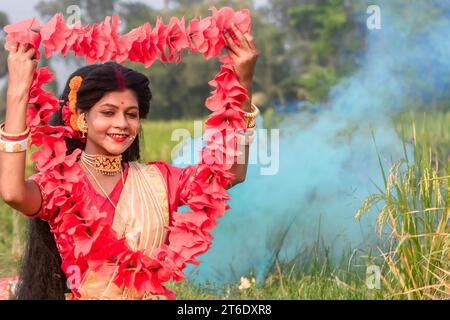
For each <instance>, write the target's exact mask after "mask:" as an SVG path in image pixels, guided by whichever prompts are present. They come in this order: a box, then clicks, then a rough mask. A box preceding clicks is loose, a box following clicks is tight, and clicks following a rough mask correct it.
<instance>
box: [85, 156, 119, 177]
mask: <svg viewBox="0 0 450 320" xmlns="http://www.w3.org/2000/svg"><path fill="white" fill-rule="evenodd" d="M81 161H82V162H83V164H85V165H88V166H90V167H91V168H93V169H94V170H95V171H97V172H98V173H101V174H104V175H107V176H114V175H116V174H118V173H120V172H122V155H119V156H105V155H102V154H96V155H93V154H87V153H86V152H84V151H83V152H82V153H81Z"/></svg>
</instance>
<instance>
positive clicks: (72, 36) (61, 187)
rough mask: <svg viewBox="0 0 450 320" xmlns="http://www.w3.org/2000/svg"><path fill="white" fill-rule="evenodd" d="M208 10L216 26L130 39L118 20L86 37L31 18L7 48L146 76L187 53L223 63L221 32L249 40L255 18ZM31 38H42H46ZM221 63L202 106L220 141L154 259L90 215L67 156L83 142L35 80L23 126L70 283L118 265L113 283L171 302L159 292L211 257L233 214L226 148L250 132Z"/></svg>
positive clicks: (202, 24) (42, 80)
mask: <svg viewBox="0 0 450 320" xmlns="http://www.w3.org/2000/svg"><path fill="white" fill-rule="evenodd" d="M211 10H212V16H211V17H207V18H204V19H201V20H198V19H194V20H191V21H190V22H189V24H188V27H187V28H186V26H185V22H184V18H183V19H181V20H179V19H177V18H174V17H172V18H171V19H170V21H169V24H168V25H165V24H164V23H163V21H162V19H161V18H158V19H157V21H156V24H155V27H153V29H152V27H151V25H150V24H149V23H145V24H144V25H142V26H140V27H138V28H135V29H133V30H131V31H130V32H128V33H127V34H125V35H119V34H118V33H117V29H118V25H119V23H120V22H119V19H118V17H116V16H113V17H112V18H111V17H106V19H105V21H103V22H101V23H100V24H98V25H97V24H94V25H93V26H92V27H90V26H89V25H87V26H85V27H82V26H81V24H80V23H77V24H75V25H74V26H67V25H66V24H65V23H64V22H63V15H62V14H57V15H55V16H54V17H53V18H52V19H51V20H50V21H49V22H48V23H47V24H46V25H43V26H41V25H40V24H39V23H38V22H37V21H36V20H35V19H34V18H33V19H29V20H25V21H23V22H20V23H16V24H13V25H9V26H6V27H5V28H4V30H5V31H6V32H7V33H8V35H7V38H6V45H7V46H8V45H10V44H11V43H12V42H19V43H21V44H25V43H29V44H30V45H31V46H33V47H35V48H39V46H40V44H41V43H42V45H43V47H44V50H45V55H46V57H47V58H48V57H50V56H51V55H52V54H54V53H61V54H62V55H63V56H64V55H66V54H67V52H68V51H69V50H70V51H72V52H74V54H75V55H76V56H85V57H86V62H87V63H94V62H96V61H97V60H99V61H100V62H102V63H103V62H106V61H108V60H116V61H117V62H118V63H123V62H125V61H126V60H130V61H136V62H140V63H142V64H144V65H145V66H146V67H150V66H151V65H152V64H153V62H154V61H155V60H156V59H159V60H160V61H162V62H173V59H174V58H175V56H176V61H175V62H176V63H178V62H179V61H180V59H181V53H182V51H183V50H188V51H190V52H191V53H196V52H199V53H201V54H203V56H204V57H205V58H211V57H218V56H219V54H220V51H221V49H222V48H223V46H224V44H225V40H224V37H223V35H222V34H223V32H222V31H223V30H224V29H225V28H229V27H230V24H231V23H234V24H235V25H236V26H237V28H239V29H240V30H241V31H242V32H243V33H245V32H250V16H249V11H248V10H241V11H239V12H235V11H233V10H232V9H231V8H228V7H225V8H222V9H220V10H217V9H216V8H214V7H213V8H212V9H211ZM31 29H40V33H37V32H34V31H33V30H31ZM166 50H167V51H166ZM166 52H167V53H168V56H167V55H166ZM221 61H222V62H223V65H222V67H221V70H220V72H219V73H218V75H217V76H216V77H215V79H214V80H213V81H211V82H209V84H210V85H211V86H213V87H215V88H216V89H215V90H214V91H213V92H212V96H211V97H210V98H208V99H207V101H206V107H207V108H208V109H210V110H211V111H213V113H212V114H211V115H210V116H209V118H208V120H207V122H206V129H216V130H219V132H220V139H217V135H216V137H215V138H214V139H207V141H208V143H207V146H206V147H204V148H203V149H202V151H201V161H200V163H199V165H198V172H197V174H196V175H195V179H194V180H193V181H192V184H191V188H190V195H189V197H188V198H187V199H188V200H187V202H186V205H187V206H188V207H189V208H190V209H191V210H192V211H193V212H183V214H179V213H177V212H174V213H172V214H173V218H172V224H171V225H170V226H169V227H168V231H169V234H168V244H164V245H162V246H161V247H160V248H158V249H157V251H156V252H155V254H154V256H153V257H148V256H146V255H145V254H144V253H143V252H142V251H137V252H135V251H133V250H130V249H129V248H128V247H127V245H126V242H125V239H124V238H122V239H118V238H117V234H116V233H115V231H114V230H113V229H112V227H111V225H108V224H107V223H106V222H105V219H104V217H105V216H106V214H105V213H104V212H98V211H97V210H95V209H93V208H91V205H90V200H89V198H88V197H87V196H86V195H87V194H88V193H87V192H86V187H87V186H86V185H85V184H83V183H82V182H81V177H82V175H83V173H82V172H81V170H80V169H79V168H78V167H77V166H76V165H75V162H76V159H77V156H78V155H79V153H80V150H76V151H74V152H73V153H72V154H71V155H69V156H66V151H67V146H66V144H65V141H64V139H63V137H68V138H79V134H78V132H74V130H72V129H71V127H70V126H69V125H66V126H60V127H53V126H49V125H48V120H49V118H50V116H51V114H52V113H53V112H55V111H56V110H58V109H59V104H58V100H57V99H56V98H55V97H54V96H53V95H52V94H51V93H49V92H46V91H45V90H43V89H42V86H43V85H44V84H46V83H49V82H50V81H52V80H53V74H51V73H50V72H49V70H48V68H47V67H44V68H38V69H37V70H36V72H35V75H34V81H33V83H32V86H31V89H30V98H29V104H30V105H33V106H32V107H29V108H28V113H27V124H28V125H29V126H30V128H31V132H32V144H33V145H35V146H37V147H42V148H41V149H40V150H39V151H37V152H35V153H34V154H33V155H32V160H34V161H36V162H37V164H36V168H37V169H38V170H39V171H41V172H42V173H44V174H45V182H44V185H43V188H44V191H45V192H46V194H47V197H48V202H47V209H46V210H48V212H49V221H50V224H51V231H52V233H53V234H55V235H56V236H55V239H56V244H57V247H58V249H59V251H60V254H61V257H62V261H63V263H62V269H63V270H64V272H65V273H66V274H68V268H69V267H70V266H73V265H76V266H78V267H79V268H80V270H81V274H82V275H83V274H84V273H85V272H86V270H87V269H88V268H91V269H92V270H94V271H98V270H100V268H101V267H102V265H103V264H104V263H105V261H106V262H110V263H115V264H116V265H118V266H119V272H118V273H117V275H116V276H115V278H114V282H115V284H117V285H118V286H122V285H125V286H126V287H127V288H130V289H136V290H137V291H138V292H139V293H143V292H144V291H145V292H150V293H152V294H164V295H166V296H168V297H169V298H174V295H173V293H172V292H171V291H169V290H168V289H167V288H165V286H164V285H163V283H165V282H167V281H168V280H169V279H171V278H172V279H173V280H174V281H179V280H181V279H183V278H184V276H185V275H184V274H183V272H182V270H183V269H184V268H185V266H186V263H193V264H198V263H199V262H198V261H197V260H196V259H195V257H197V256H198V255H200V254H202V253H204V252H206V251H207V250H208V249H209V247H210V244H211V240H212V236H211V231H212V229H213V228H214V226H215V225H216V219H217V218H219V217H221V216H222V215H223V214H224V212H225V211H226V210H227V209H229V206H228V204H226V200H228V199H229V196H228V193H227V192H226V189H225V188H224V187H225V186H226V185H227V184H228V183H229V181H230V180H231V179H232V174H231V173H230V172H228V170H229V169H230V167H231V164H230V163H229V162H228V163H225V164H224V162H223V160H224V158H223V156H226V157H228V158H230V157H232V158H233V157H235V155H236V150H235V149H236V144H235V143H234V144H232V146H233V147H232V148H231V149H230V148H224V146H229V145H230V144H229V143H230V137H231V140H232V141H235V140H234V139H235V135H234V132H235V131H236V130H239V129H244V128H245V123H244V121H243V119H242V115H243V113H244V112H243V111H242V109H241V104H242V103H243V102H244V101H246V100H247V99H248V96H247V90H246V89H245V88H244V87H242V85H241V84H240V83H239V81H238V80H237V78H236V74H235V73H234V69H233V66H232V60H231V59H230V58H229V57H223V58H222V59H221ZM64 109H67V108H63V110H64ZM68 116H70V114H69V113H68V112H67V111H66V112H63V117H64V118H65V119H66V123H67V124H68V122H67V120H68ZM230 130H231V136H230ZM193 176H194V175H193ZM72 291H73V293H74V295H75V298H79V297H80V295H79V292H78V291H77V288H73V289H72Z"/></svg>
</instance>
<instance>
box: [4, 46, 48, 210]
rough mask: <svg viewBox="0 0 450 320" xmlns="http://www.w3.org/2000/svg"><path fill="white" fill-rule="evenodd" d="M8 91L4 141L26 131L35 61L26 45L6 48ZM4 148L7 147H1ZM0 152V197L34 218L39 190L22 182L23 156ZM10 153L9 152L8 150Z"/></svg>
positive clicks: (37, 208)
mask: <svg viewBox="0 0 450 320" xmlns="http://www.w3.org/2000/svg"><path fill="white" fill-rule="evenodd" d="M7 50H9V56H8V91H7V97H6V117H5V124H4V127H3V131H4V132H5V135H3V138H2V139H3V140H9V139H8V137H7V135H8V134H9V135H18V134H20V133H22V132H24V131H25V130H26V127H27V126H26V109H27V102H28V96H29V90H30V86H31V84H32V81H33V75H34V71H35V69H36V67H37V64H38V61H37V60H36V59H35V54H36V51H35V49H34V48H28V46H27V45H19V44H13V45H12V46H11V47H9V48H7ZM3 146H4V148H6V145H5V144H4V143H3ZM9 149H10V148H6V150H3V151H0V195H1V198H2V199H3V200H4V201H5V202H6V203H7V204H8V205H9V206H11V207H13V208H14V209H16V210H18V211H20V212H22V213H24V214H27V215H33V214H34V213H36V212H37V211H38V210H39V208H40V206H41V193H40V190H39V187H38V186H37V185H36V183H34V182H33V181H31V180H25V162H26V153H25V151H23V152H7V151H8V150H9ZM10 151H11V150H10Z"/></svg>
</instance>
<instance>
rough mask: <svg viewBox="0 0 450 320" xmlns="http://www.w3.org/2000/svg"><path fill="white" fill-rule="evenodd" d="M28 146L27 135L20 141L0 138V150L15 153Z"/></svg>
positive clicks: (24, 149)
mask: <svg viewBox="0 0 450 320" xmlns="http://www.w3.org/2000/svg"><path fill="white" fill-rule="evenodd" d="M27 147H28V137H27V138H25V139H23V140H20V141H5V140H3V139H0V151H2V152H7V153H17V152H23V151H26V150H27Z"/></svg>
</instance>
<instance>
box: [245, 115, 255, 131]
mask: <svg viewBox="0 0 450 320" xmlns="http://www.w3.org/2000/svg"><path fill="white" fill-rule="evenodd" d="M244 121H245V123H246V125H247V129H253V128H255V127H256V121H255V118H244Z"/></svg>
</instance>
